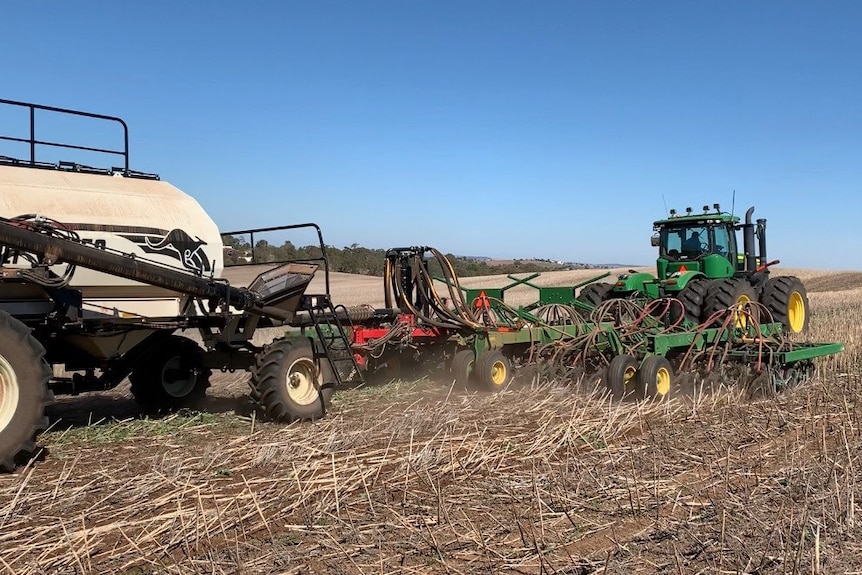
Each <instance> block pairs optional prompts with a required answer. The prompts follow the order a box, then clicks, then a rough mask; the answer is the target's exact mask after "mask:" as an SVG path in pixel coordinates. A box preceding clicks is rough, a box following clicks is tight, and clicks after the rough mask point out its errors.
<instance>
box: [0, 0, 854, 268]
mask: <svg viewBox="0 0 862 575" xmlns="http://www.w3.org/2000/svg"><path fill="white" fill-rule="evenodd" d="M860 25H862V2H857V1H853V0H847V1H835V2H814V1H811V2H791V1H782V2H779V1H772V2H770V1H757V2H749V1H732V0H731V1H728V0H721V1H718V0H716V1H677V2H660V1H649V2H646V1H644V2H634V1H630V2H626V1H598V0H595V1H576V0H570V1H559V2H551V1H546V2H527V1H513V0H512V1H510V0H496V1H479V0H475V1H471V0H457V1H456V0H435V1H431V0H428V1H424V2H420V1H413V0H369V1H359V0H352V1H348V0H345V1H334V0H315V1H304V2H299V1H292V0H287V1H281V2H276V1H273V2H254V1H251V0H249V1H247V2H219V1H210V2H203V1H191V0H189V1H183V2H178V1H164V0H160V1H147V2H117V1H116V0H112V1H107V0H106V1H87V0H83V1H80V2H64V1H60V0H53V1H52V0H45V1H42V2H37V3H33V2H17V3H16V2H7V3H5V5H4V6H3V8H2V10H0V47H2V54H3V58H2V60H0V98H8V99H18V100H27V101H35V102H39V103H45V104H50V105H56V106H62V107H70V108H79V109H85V110H89V111H95V112H101V113H104V114H110V115H117V116H121V117H123V118H124V119H126V120H127V122H128V123H129V125H130V129H131V146H132V147H131V151H132V167H133V168H136V169H139V170H144V171H151V172H157V173H159V174H160V175H161V176H162V178H163V179H165V180H168V181H170V182H171V183H173V184H174V185H176V186H178V187H180V188H181V189H183V190H185V191H186V192H188V193H190V194H191V195H193V196H195V197H196V198H197V199H198V200H199V201H200V202H201V203H202V204H203V206H204V207H205V209H207V211H209V213H210V214H211V215H212V216H213V218H214V219H215V220H216V223H218V225H219V226H220V227H221V228H222V229H237V228H242V227H251V226H272V225H279V224H286V223H295V222H300V221H309V220H311V221H315V222H318V223H319V224H320V225H321V226H322V227H323V230H324V234H325V236H326V240H327V243H329V244H332V245H336V246H338V247H342V246H344V245H348V244H351V243H353V242H357V243H360V244H362V245H365V246H368V247H378V248H386V247H390V246H394V245H405V244H408V245H415V244H428V245H433V246H435V247H438V248H440V249H442V250H444V251H452V252H456V253H461V254H472V255H488V256H496V257H534V256H535V257H550V258H555V259H564V260H574V261H584V262H596V263H598V262H608V261H614V262H623V263H649V262H650V261H652V260H654V257H655V254H654V251H653V248H651V247H650V246H649V237H650V234H651V222H652V221H653V220H654V219H657V218H659V217H662V216H663V215H664V214H665V213H666V212H665V202H666V204H667V207H668V208H670V207H676V208H678V209H680V208H684V207H685V206H686V205H691V206H693V207H700V206H702V205H703V204H705V203H709V204H712V203H713V202H720V203H721V204H722V206H724V207H726V208H728V209H729V208H730V203H731V197H732V193H733V190H736V212H737V213H740V212H743V211H744V210H745V208H747V207H748V206H749V205H756V206H757V211H756V212H755V215H756V216H760V217H766V218H768V219H769V243H770V250H771V254H770V255H771V256H772V257H778V258H780V259H781V260H782V264H784V265H788V266H803V267H813V266H818V267H831V268H850V269H862V229H860V228H862V227H860V225H859V224H858V220H859V216H860V212H862V209H860V208H862V199H860V188H862V157H860V156H862V65H860V63H859V59H860V56H862V33H860ZM0 119H2V118H0ZM58 130H61V131H62V128H58ZM663 198H664V199H663ZM836 245H837V246H839V247H838V248H836V247H835V246H836Z"/></svg>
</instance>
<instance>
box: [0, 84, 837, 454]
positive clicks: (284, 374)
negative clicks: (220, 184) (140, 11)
mask: <svg viewBox="0 0 862 575" xmlns="http://www.w3.org/2000/svg"><path fill="white" fill-rule="evenodd" d="M0 104H2V105H5V106H8V107H10V108H12V109H15V110H20V111H21V112H22V113H23V114H24V115H25V117H27V118H28V119H29V130H28V131H27V133H24V134H18V135H15V134H12V135H4V134H2V133H0V143H4V144H7V145H10V146H12V147H14V146H19V148H17V150H18V152H17V153H15V154H6V155H0V468H2V469H6V470H8V469H11V468H13V467H14V466H15V464H16V463H17V462H20V461H22V460H24V459H26V458H27V457H28V456H30V455H31V454H32V453H33V452H34V450H35V442H34V441H35V437H36V435H37V434H38V433H39V432H40V431H42V430H44V429H45V428H46V425H47V418H46V417H45V408H46V406H48V405H49V404H50V403H51V401H52V399H53V396H54V394H57V393H72V394H76V393H81V392H86V391H91V390H105V389H111V388H113V387H115V386H117V385H119V384H120V383H121V382H122V381H124V379H125V378H126V377H128V379H129V381H130V383H131V391H132V393H133V394H134V396H135V398H136V399H137V400H138V401H139V402H140V403H141V404H143V405H144V406H146V407H147V408H149V409H153V410H160V409H170V408H174V407H179V406H183V405H187V404H189V403H190V402H192V401H193V400H195V399H196V398H199V397H200V396H201V395H202V394H203V393H204V391H205V389H206V388H207V386H208V385H209V378H210V375H211V373H212V371H213V370H216V369H221V370H234V369H241V370H248V371H249V372H250V378H249V384H250V387H251V396H252V398H253V399H254V400H255V401H256V402H257V403H258V404H259V405H260V407H261V408H262V409H263V411H264V412H265V413H266V415H267V416H269V417H270V418H273V419H275V420H279V421H293V420H296V419H314V418H317V417H321V416H323V415H324V414H325V411H326V407H327V402H328V400H329V398H330V396H331V395H332V392H333V391H334V389H336V388H337V387H338V386H340V385H343V384H346V383H350V382H357V381H362V380H363V378H364V376H365V375H370V376H381V377H384V378H391V377H396V376H397V375H398V373H399V372H400V370H401V369H403V368H404V367H405V364H414V363H423V362H424V363H433V364H434V365H436V366H437V367H438V369H439V366H441V365H445V366H446V367H445V369H446V373H447V375H449V376H451V378H452V380H453V381H454V382H457V383H459V384H460V385H463V386H465V387H469V388H475V389H483V390H488V391H496V390H500V389H503V388H505V387H506V386H507V384H508V383H509V382H510V381H511V380H512V378H513V376H514V374H515V371H516V370H519V369H521V370H524V373H530V374H532V377H539V378H544V377H549V378H565V379H570V380H574V379H578V380H583V379H587V380H588V381H593V382H595V383H596V385H599V386H600V387H602V388H603V389H606V390H607V391H608V393H610V394H612V395H613V396H615V397H618V398H623V397H627V396H630V397H636V398H647V397H663V396H666V395H668V394H669V393H671V390H672V389H673V387H674V385H675V384H676V383H678V381H679V380H680V379H682V378H685V377H690V376H694V375H695V374H697V375H700V376H702V377H704V378H709V377H716V376H718V375H721V374H724V375H726V376H727V377H729V378H733V379H735V380H745V381H747V382H749V383H750V385H752V386H755V385H756V386H759V387H760V389H762V390H767V389H768V390H775V389H778V388H781V387H782V386H786V385H789V384H791V383H794V382H797V381H799V380H801V379H804V378H805V377H807V375H809V374H810V372H811V369H812V366H813V361H814V360H815V359H816V358H819V357H823V356H826V355H830V354H834V353H837V352H839V351H841V349H842V345H841V344H839V343H820V344H817V343H807V342H798V341H796V338H793V337H788V332H799V331H803V330H804V328H805V326H806V325H807V318H808V315H807V314H808V310H807V297H806V295H805V291H804V288H803V287H802V286H801V283H797V282H798V280H795V278H791V279H786V278H784V279H783V278H772V279H770V278H768V266H769V265H770V263H767V262H766V249H765V239H764V238H765V236H764V234H765V222H763V223H761V222H760V221H759V222H758V224H757V234H758V235H759V238H760V243H761V245H760V253H759V254H757V255H754V253H753V247H752V246H753V242H754V239H753V238H754V236H755V226H754V224H751V222H750V216H751V210H749V213H748V214H746V221H745V223H744V224H742V225H741V228H742V230H743V234H744V238H745V239H744V242H745V244H744V245H745V251H744V254H743V258H742V263H739V261H738V258H739V255H740V254H738V253H737V249H736V244H735V239H733V236H732V234H733V232H734V231H735V229H736V228H737V227H740V226H739V224H738V219H736V218H734V217H732V216H729V215H727V214H722V213H720V211H719V210H717V209H716V212H715V213H704V214H700V215H691V214H689V215H686V216H679V217H677V216H675V215H673V216H672V217H671V218H669V219H667V220H662V221H659V222H656V224H655V225H656V230H657V231H658V232H659V234H658V238H657V243H658V245H659V247H660V257H659V261H658V277H653V276H651V275H650V274H628V275H625V276H623V277H621V278H619V280H618V281H617V282H616V283H614V284H606V283H604V282H599V281H595V280H600V279H602V277H599V278H594V280H590V282H584V284H579V285H575V286H556V287H546V286H537V285H534V284H533V283H531V281H532V280H533V279H534V278H535V277H536V275H537V274H534V275H531V276H528V277H525V278H516V277H511V276H510V279H511V280H512V282H513V283H512V284H510V285H508V286H505V287H502V288H499V287H498V288H491V287H489V288H486V289H475V288H470V289H466V288H463V287H462V286H461V285H460V281H459V279H458V277H457V276H456V274H455V272H454V270H453V269H452V266H451V265H450V262H448V261H447V260H446V258H445V257H444V256H443V255H442V254H440V253H439V252H438V251H437V250H435V249H433V248H430V247H426V246H415V247H404V248H393V249H391V250H389V251H388V252H387V253H386V262H385V274H384V278H383V284H384V285H383V288H384V295H385V297H384V299H385V303H384V307H383V308H374V307H372V306H359V307H355V308H351V309H347V308H345V307H343V306H338V305H335V304H334V303H333V301H332V297H331V294H330V289H329V263H328V257H327V253H326V245H325V243H324V241H323V235H322V233H321V231H320V228H319V227H318V226H317V225H315V224H312V223H308V224H298V225H290V226H279V227H270V228H257V229H252V230H239V231H234V232H221V233H220V232H219V231H218V229H217V227H216V225H215V224H214V222H213V221H212V220H211V218H210V217H209V216H208V215H207V214H206V212H205V211H204V210H203V208H201V206H200V205H199V204H198V203H197V202H196V201H195V200H194V199H193V198H191V197H190V196H188V195H187V194H185V193H184V192H182V191H180V190H179V189H177V188H175V187H174V186H172V185H170V184H168V183H167V182H164V181H162V180H160V179H159V177H158V176H156V175H154V174H147V173H142V172H136V171H133V170H131V169H130V167H129V152H128V132H127V128H126V125H125V123H124V122H123V121H122V120H121V119H119V118H116V117H111V116H103V115H98V114H90V113H86V112H80V111H75V110H68V109H62V108H54V107H48V106H41V105H36V104H29V103H23V102H15V101H9V100H0ZM40 114H62V115H71V116H77V117H82V118H87V119H89V120H93V121H100V122H108V123H113V124H116V125H117V126H119V128H118V129H120V130H121V131H122V136H123V142H124V144H123V146H122V147H121V148H117V149H108V148H100V147H94V146H83V145H79V144H68V143H60V142H50V141H47V140H42V139H39V138H37V136H36V123H37V118H39V116H40ZM43 148H50V149H59V150H64V151H68V150H73V151H86V152H91V153H99V154H108V155H114V156H116V157H118V158H120V159H121V160H122V166H120V167H109V168H95V167H90V166H87V165H83V164H82V163H76V162H65V161H59V162H46V161H41V160H40V159H39V158H38V157H37V151H38V150H41V149H43ZM5 149H6V148H2V149H0V151H2V150H5ZM4 153H5V152H4ZM298 229H302V230H310V231H311V232H312V233H314V234H315V235H316V241H317V244H318V245H317V247H316V248H315V250H314V253H313V255H311V256H307V257H303V258H299V259H296V260H294V261H287V260H285V261H268V262H266V263H268V264H270V267H269V269H266V271H264V272H263V273H260V274H259V275H257V276H256V277H255V278H254V279H253V281H251V282H250V283H249V285H248V287H236V286H232V285H230V283H229V282H228V281H227V280H225V279H223V278H222V272H223V269H224V256H223V254H224V250H225V247H224V243H223V238H227V237H230V238H232V239H233V238H235V237H236V236H244V235H248V236H249V237H250V238H251V243H250V246H251V248H252V249H251V255H250V256H249V257H243V258H242V262H241V263H251V264H256V263H261V262H258V261H256V259H255V257H254V252H253V246H254V245H255V242H254V236H255V234H262V233H267V232H285V231H290V230H298ZM692 231H698V232H702V233H703V236H702V238H703V239H702V241H701V242H700V245H699V247H698V249H696V250H695V249H692V250H688V248H686V249H683V245H682V244H683V242H684V241H685V240H687V239H689V238H690V236H691V235H692V234H691V232H692ZM677 244H679V245H677ZM686 246H690V247H694V245H693V243H692V242H690V243H689V244H686ZM720 248H721V249H720ZM749 248H751V249H749ZM321 269H322V270H323V273H324V282H323V286H324V288H323V289H322V290H318V292H317V293H307V292H308V288H309V284H310V283H311V281H312V278H313V277H314V276H315V274H316V273H318V272H319V271H320V270H321ZM606 275H607V274H605V276H606ZM517 286H527V287H529V288H533V289H535V290H536V293H537V297H536V299H535V301H533V302H532V303H530V304H528V305H522V306H517V307H514V306H511V305H509V304H508V303H507V302H506V293H507V291H509V290H510V289H511V288H513V287H517ZM621 295H624V296H626V297H617V296H621ZM263 327H282V328H283V333H282V334H281V335H280V337H278V338H276V339H275V340H274V341H273V342H272V343H270V344H268V345H265V346H258V345H255V344H254V343H253V340H252V338H253V335H254V333H255V331H256V330H257V329H259V328H263ZM183 330H193V331H194V332H195V333H197V334H198V335H199V337H198V339H199V340H200V342H202V343H198V342H197V341H195V340H194V339H191V338H188V337H184V336H181V335H178V333H177V332H182V331H183Z"/></svg>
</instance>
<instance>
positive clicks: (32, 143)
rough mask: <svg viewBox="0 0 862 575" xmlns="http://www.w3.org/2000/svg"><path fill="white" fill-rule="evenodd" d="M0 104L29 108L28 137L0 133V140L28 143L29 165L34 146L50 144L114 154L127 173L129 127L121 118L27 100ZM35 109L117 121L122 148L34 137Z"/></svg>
mask: <svg viewBox="0 0 862 575" xmlns="http://www.w3.org/2000/svg"><path fill="white" fill-rule="evenodd" d="M0 104H7V105H10V106H21V107H23V108H28V109H29V110H30V137H29V138H15V137H12V136H3V135H0V140H6V141H8V142H19V143H24V144H30V161H29V164H30V165H31V166H36V165H37V163H36V146H52V147H54V148H65V149H68V150H84V151H87V152H99V153H102V154H114V155H116V156H122V157H123V174H124V175H129V174H130V171H129V127H128V126H126V123H125V122H124V121H123V120H122V118H117V117H116V116H105V115H103V114H93V113H91V112H82V111H80V110H70V109H67V108H56V107H54V106H43V105H41V104H31V103H29V102H18V101H15V100H4V99H0ZM36 110H44V111H46V112H57V113H59V114H70V115H73V116H83V117H85V118H95V119H97V120H108V121H111V122H118V123H119V124H120V125H121V126H122V127H123V149H122V150H110V149H104V148H90V147H87V146H75V145H72V144H63V143H60V142H48V141H42V140H37V139H36Z"/></svg>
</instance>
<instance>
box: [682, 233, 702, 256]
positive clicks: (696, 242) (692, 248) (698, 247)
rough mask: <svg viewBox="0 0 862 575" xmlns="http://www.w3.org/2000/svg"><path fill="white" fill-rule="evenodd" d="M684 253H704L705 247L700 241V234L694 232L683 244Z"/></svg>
mask: <svg viewBox="0 0 862 575" xmlns="http://www.w3.org/2000/svg"><path fill="white" fill-rule="evenodd" d="M682 251H684V252H691V253H694V254H700V253H703V245H702V244H701V241H700V232H692V233H691V236H689V238H688V239H687V240H685V241H684V242H682Z"/></svg>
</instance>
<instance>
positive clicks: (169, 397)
mask: <svg viewBox="0 0 862 575" xmlns="http://www.w3.org/2000/svg"><path fill="white" fill-rule="evenodd" d="M201 355H203V349H201V346H200V345H198V344H197V343H196V342H195V341H193V340H191V339H189V338H187V337H182V336H179V335H172V336H170V337H169V338H168V339H167V340H165V341H164V342H162V343H161V344H160V345H159V346H158V347H157V348H156V349H155V350H154V351H153V352H152V353H150V354H149V355H147V356H145V357H144V358H143V361H142V362H141V365H140V366H139V367H137V368H136V369H135V370H133V371H132V373H130V374H129V382H130V383H131V384H132V385H131V391H132V395H134V396H135V401H137V402H138V403H139V404H141V406H143V407H144V408H145V409H146V410H148V411H152V412H159V411H172V410H175V409H180V408H182V407H194V406H195V404H196V403H198V402H200V400H201V399H203V397H204V395H205V394H206V390H207V388H208V387H209V386H210V376H211V375H212V371H211V370H209V369H206V368H203V367H201Z"/></svg>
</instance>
